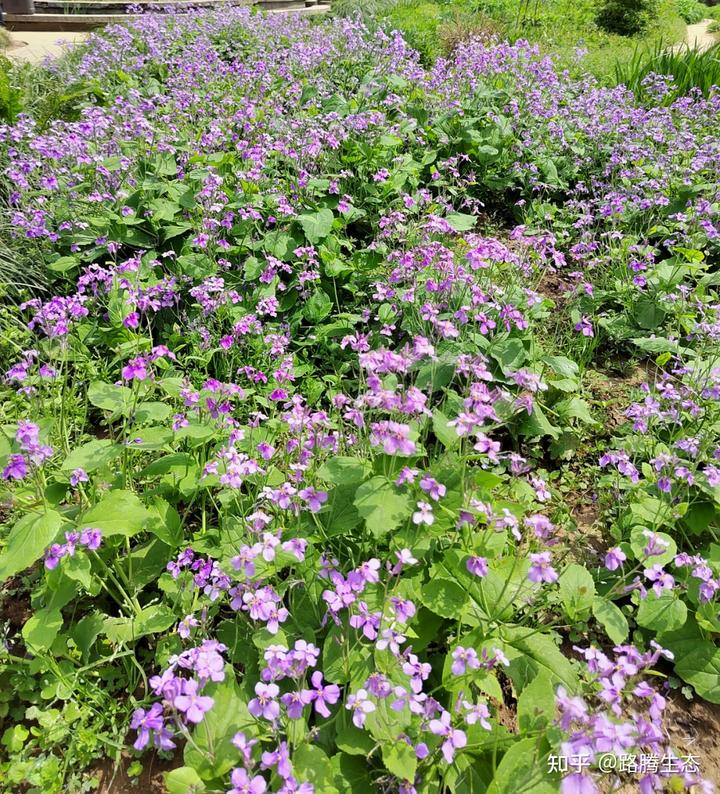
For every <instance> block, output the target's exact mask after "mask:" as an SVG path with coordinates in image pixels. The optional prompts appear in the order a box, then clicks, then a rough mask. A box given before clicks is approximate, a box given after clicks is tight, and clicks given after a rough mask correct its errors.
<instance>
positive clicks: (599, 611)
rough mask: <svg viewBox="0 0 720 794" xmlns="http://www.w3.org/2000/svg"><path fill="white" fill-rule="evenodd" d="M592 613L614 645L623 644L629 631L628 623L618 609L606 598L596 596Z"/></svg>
mask: <svg viewBox="0 0 720 794" xmlns="http://www.w3.org/2000/svg"><path fill="white" fill-rule="evenodd" d="M592 612H593V615H594V616H595V620H597V622H598V623H600V625H601V626H602V627H603V628H604V629H605V632H606V633H607V635H608V637H610V639H611V640H612V642H613V643H614V644H615V645H620V644H621V643H623V642H625V640H626V639H627V636H628V631H629V629H628V622H627V620H626V618H625V615H623V613H622V611H621V610H620V608H619V607H617V606H616V605H615V604H614V603H613V602H612V601H608V599H607V598H601V597H600V596H596V597H595V598H594V599H593V604H592Z"/></svg>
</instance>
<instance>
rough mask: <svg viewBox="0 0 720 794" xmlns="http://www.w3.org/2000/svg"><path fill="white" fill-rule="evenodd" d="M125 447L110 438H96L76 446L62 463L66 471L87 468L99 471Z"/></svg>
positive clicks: (88, 470) (90, 470) (89, 470)
mask: <svg viewBox="0 0 720 794" xmlns="http://www.w3.org/2000/svg"><path fill="white" fill-rule="evenodd" d="M122 451H123V448H122V447H121V446H120V444H116V443H115V442H114V441H111V440H110V439H108V438H102V439H97V438H96V439H94V440H93V441H88V442H87V444H83V445H82V446H79V447H76V448H75V449H74V450H73V451H72V452H71V453H70V454H69V455H68V456H67V458H65V461H64V462H63V464H62V467H61V468H62V469H63V470H64V471H72V470H73V469H85V471H86V472H88V473H89V472H92V471H97V470H98V469H101V468H103V467H104V466H107V464H108V463H110V461H112V460H114V459H115V458H117V457H119V456H120V455H121V454H122Z"/></svg>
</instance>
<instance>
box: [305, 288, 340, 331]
mask: <svg viewBox="0 0 720 794" xmlns="http://www.w3.org/2000/svg"><path fill="white" fill-rule="evenodd" d="M332 307H333V303H332V301H331V300H330V298H329V297H328V294H327V292H325V290H323V289H316V290H315V291H314V292H313V294H312V295H311V296H310V297H309V298H308V300H307V301H306V302H305V305H304V306H303V315H304V316H305V319H306V320H308V322H311V323H319V322H320V321H321V320H324V319H325V318H326V317H327V316H328V314H330V312H331V311H332Z"/></svg>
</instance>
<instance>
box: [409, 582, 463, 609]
mask: <svg viewBox="0 0 720 794" xmlns="http://www.w3.org/2000/svg"><path fill="white" fill-rule="evenodd" d="M420 598H421V600H422V602H423V604H424V605H425V606H426V607H427V608H428V609H429V610H430V611H431V612H434V613H435V614H436V615H440V616H441V617H443V618H459V617H460V615H461V614H462V611H463V609H464V608H465V604H466V603H467V600H468V595H467V592H466V591H465V589H464V588H463V587H461V586H460V585H459V584H458V583H457V582H453V581H452V580H451V579H442V578H439V577H438V578H436V579H432V580H431V581H429V582H427V583H426V584H424V585H423V587H422V591H421V596H420Z"/></svg>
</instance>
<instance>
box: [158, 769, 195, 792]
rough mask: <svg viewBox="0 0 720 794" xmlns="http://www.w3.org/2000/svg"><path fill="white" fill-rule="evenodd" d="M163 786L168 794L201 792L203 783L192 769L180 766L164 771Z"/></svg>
mask: <svg viewBox="0 0 720 794" xmlns="http://www.w3.org/2000/svg"><path fill="white" fill-rule="evenodd" d="M165 788H166V789H167V790H168V794H202V792H203V791H205V784H204V783H203V782H202V780H201V779H200V775H198V773H197V772H196V771H195V770H194V769H192V768H191V767H189V766H181V767H180V768H179V769H173V770H172V771H171V772H166V773H165Z"/></svg>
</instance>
